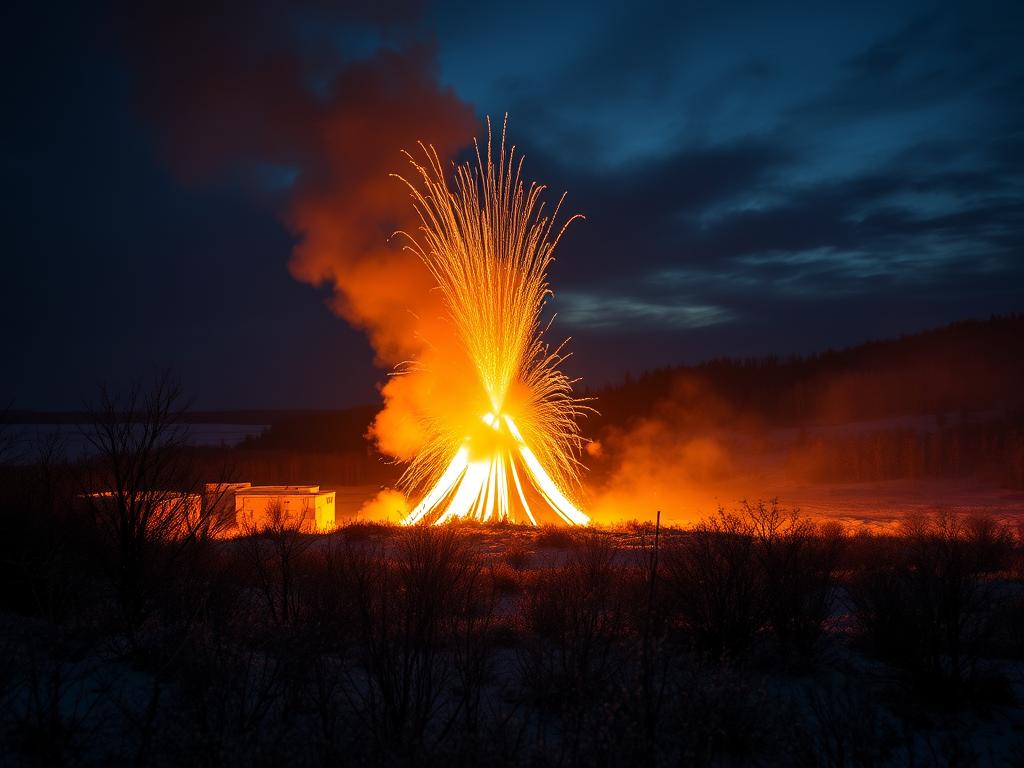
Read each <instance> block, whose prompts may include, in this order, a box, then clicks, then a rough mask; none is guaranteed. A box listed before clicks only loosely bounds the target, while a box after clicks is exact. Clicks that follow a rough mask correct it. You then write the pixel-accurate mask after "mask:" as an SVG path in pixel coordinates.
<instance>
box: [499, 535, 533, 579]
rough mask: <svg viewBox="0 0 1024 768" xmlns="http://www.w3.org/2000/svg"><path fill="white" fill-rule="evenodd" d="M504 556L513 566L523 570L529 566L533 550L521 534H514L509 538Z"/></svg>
mask: <svg viewBox="0 0 1024 768" xmlns="http://www.w3.org/2000/svg"><path fill="white" fill-rule="evenodd" d="M502 557H503V558H504V560H505V562H506V563H508V564H509V565H510V566H511V567H513V568H515V569H516V570H519V571H521V570H524V569H525V568H527V567H528V566H529V564H530V561H531V559H532V557H533V552H532V551H531V550H530V548H529V547H527V546H526V544H525V543H524V542H523V540H522V539H521V538H520V537H519V536H514V537H512V538H511V539H510V540H509V542H508V545H507V546H506V547H505V551H504V553H503V554H502Z"/></svg>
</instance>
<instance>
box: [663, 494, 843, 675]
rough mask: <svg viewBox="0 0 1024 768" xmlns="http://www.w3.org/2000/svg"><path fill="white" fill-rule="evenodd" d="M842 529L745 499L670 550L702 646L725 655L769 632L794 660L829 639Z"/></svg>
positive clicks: (684, 612) (668, 558) (679, 597)
mask: <svg viewBox="0 0 1024 768" xmlns="http://www.w3.org/2000/svg"><path fill="white" fill-rule="evenodd" d="M844 538H845V537H844V536H843V533H842V530H841V529H839V528H835V527H831V526H825V527H821V528H819V527H817V526H815V525H814V524H813V523H811V522H809V521H806V520H802V519H801V518H800V516H799V513H798V512H797V511H796V510H786V509H783V508H782V507H780V506H779V504H778V502H777V501H775V500H772V501H770V502H764V501H758V502H756V503H750V502H747V501H743V502H742V503H741V505H740V507H739V508H738V509H737V510H735V511H734V512H726V511H725V510H724V509H721V508H720V509H719V511H718V515H717V516H715V517H712V518H708V519H706V520H704V521H702V522H700V523H698V524H697V525H696V526H695V527H694V528H693V530H692V531H690V532H688V533H684V534H682V535H679V536H674V537H673V538H672V540H671V543H670V544H669V545H668V546H667V547H666V549H665V556H664V563H665V578H666V582H667V586H668V588H669V589H670V590H671V591H672V593H673V595H674V597H675V600H676V603H677V606H678V609H679V612H680V615H681V617H682V621H683V626H684V628H685V629H686V630H687V631H688V632H689V634H690V636H691V637H692V639H693V641H694V644H695V647H696V648H697V650H699V651H700V652H702V653H705V654H707V655H708V656H710V657H711V658H714V659H719V658H722V657H723V656H731V655H735V654H738V653H742V652H744V651H746V650H748V649H749V648H750V647H751V646H752V644H753V643H754V641H755V639H756V638H757V637H758V636H759V635H760V634H761V633H762V632H764V631H768V632H770V633H771V634H772V636H773V637H774V639H775V640H776V641H777V642H778V643H779V645H780V646H781V648H782V649H783V650H784V651H786V652H787V653H788V654H789V655H790V656H791V657H793V658H800V659H809V658H811V657H812V655H813V651H814V648H815V644H816V641H817V640H818V638H819V637H820V636H821V634H822V631H823V624H824V622H825V620H826V618H827V617H828V613H829V607H830V603H831V600H832V597H833V593H834V590H835V573H836V569H837V568H838V565H839V557H840V554H841V552H842V549H843V543H844Z"/></svg>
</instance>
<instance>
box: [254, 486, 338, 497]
mask: <svg viewBox="0 0 1024 768" xmlns="http://www.w3.org/2000/svg"><path fill="white" fill-rule="evenodd" d="M325 493H334V491H321V490H320V486H319V485H252V486H249V487H248V488H239V489H238V490H237V491H235V495H236V496H320V495H322V494H325Z"/></svg>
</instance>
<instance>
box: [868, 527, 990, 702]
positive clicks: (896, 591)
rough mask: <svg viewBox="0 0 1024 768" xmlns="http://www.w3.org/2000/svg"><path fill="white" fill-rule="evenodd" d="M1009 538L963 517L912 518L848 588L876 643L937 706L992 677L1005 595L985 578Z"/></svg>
mask: <svg viewBox="0 0 1024 768" xmlns="http://www.w3.org/2000/svg"><path fill="white" fill-rule="evenodd" d="M1001 540H1002V536H1001V535H999V534H994V533H993V531H992V529H991V527H990V526H988V525H987V524H984V525H978V524H966V523H965V521H964V520H963V519H962V518H960V517H957V516H955V515H948V514H941V515H936V516H934V517H932V518H909V519H908V520H907V521H906V522H905V524H904V529H903V532H902V535H900V536H899V537H898V538H897V539H894V540H890V541H888V542H886V545H885V550H884V551H880V552H879V557H878V559H877V561H876V562H875V564H874V565H872V566H868V567H865V568H864V569H863V570H862V571H860V572H859V573H857V574H856V575H855V576H854V577H853V578H852V579H851V581H850V584H849V585H848V593H849V596H850V599H851V602H852V607H853V610H854V615H855V618H856V621H857V626H858V629H859V631H860V634H861V637H862V638H863V639H864V640H865V641H866V642H867V644H868V647H869V648H870V649H871V650H872V651H873V652H874V653H876V654H878V655H879V656H881V657H882V658H884V659H886V660H888V661H891V662H893V663H895V664H896V665H897V666H899V667H900V668H902V669H905V670H906V671H908V672H909V673H910V676H911V680H912V681H913V682H914V685H915V688H917V689H918V690H921V691H922V692H927V693H928V694H929V695H930V696H931V702H932V703H943V702H944V703H956V702H959V701H962V700H963V699H964V697H965V696H970V695H971V694H972V689H973V690H974V691H975V692H976V691H977V686H978V684H979V683H981V682H983V680H985V678H986V677H987V675H986V670H985V669H984V666H985V665H984V664H983V662H982V657H983V652H984V647H985V643H986V642H987V641H988V640H989V638H990V637H991V633H992V630H993V621H992V618H993V615H994V611H993V610H992V609H993V607H994V605H995V603H996V601H998V600H999V594H998V588H997V585H995V584H994V583H993V582H991V581H990V580H988V579H986V578H984V577H983V576H984V574H985V573H986V572H988V571H989V570H990V569H992V568H995V567H999V564H1000V563H1001V562H1002V555H998V556H997V555H995V554H994V552H998V551H1001V549H1002V545H1001V544H999V542H1000V541H1001Z"/></svg>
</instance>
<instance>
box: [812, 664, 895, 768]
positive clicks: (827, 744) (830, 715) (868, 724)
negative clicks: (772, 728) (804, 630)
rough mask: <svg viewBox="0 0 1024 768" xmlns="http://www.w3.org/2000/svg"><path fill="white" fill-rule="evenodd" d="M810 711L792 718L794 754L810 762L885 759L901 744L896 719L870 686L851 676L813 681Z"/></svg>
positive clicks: (817, 765)
mask: <svg viewBox="0 0 1024 768" xmlns="http://www.w3.org/2000/svg"><path fill="white" fill-rule="evenodd" d="M804 699H805V700H804V706H805V708H806V714H805V715H804V716H803V717H801V718H799V719H798V720H797V721H796V722H795V723H794V724H793V731H794V738H793V760H794V763H795V764H796V765H798V766H805V767H806V768H872V766H877V765H884V764H886V763H887V762H888V761H889V760H890V759H891V757H892V754H893V751H894V750H895V748H896V745H897V738H896V732H895V730H894V727H893V723H892V722H890V719H889V718H887V717H886V715H885V714H884V711H883V710H882V709H881V708H880V707H879V706H878V705H877V703H876V702H875V701H872V699H871V697H870V696H869V694H868V692H867V691H865V690H864V689H863V688H860V687H857V686H855V685H854V684H853V682H852V681H851V680H849V679H846V680H845V681H844V683H843V684H841V685H826V686H822V687H817V686H808V688H807V689H806V690H805V693H804Z"/></svg>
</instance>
